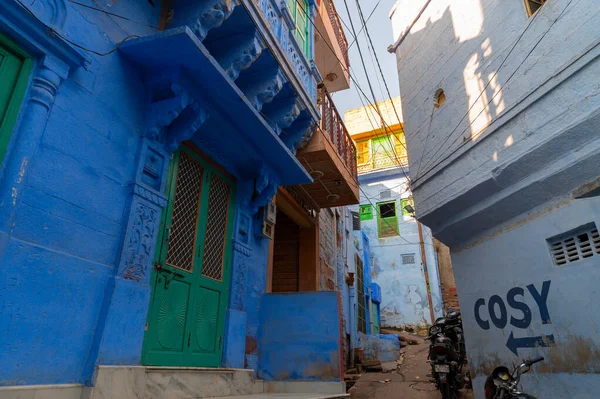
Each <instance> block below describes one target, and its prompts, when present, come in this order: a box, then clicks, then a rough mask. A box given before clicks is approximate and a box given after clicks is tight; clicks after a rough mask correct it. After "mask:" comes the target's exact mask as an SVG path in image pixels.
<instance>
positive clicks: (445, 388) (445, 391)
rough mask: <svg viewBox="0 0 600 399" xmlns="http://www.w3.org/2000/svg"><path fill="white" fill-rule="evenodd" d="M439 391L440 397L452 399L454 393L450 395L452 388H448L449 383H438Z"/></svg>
mask: <svg viewBox="0 0 600 399" xmlns="http://www.w3.org/2000/svg"><path fill="white" fill-rule="evenodd" d="M440 392H441V393H442V399H454V395H452V389H451V388H450V384H448V383H446V384H442V385H440Z"/></svg>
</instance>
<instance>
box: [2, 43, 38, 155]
mask: <svg viewBox="0 0 600 399" xmlns="http://www.w3.org/2000/svg"><path fill="white" fill-rule="evenodd" d="M32 66H33V61H32V60H31V58H30V57H29V56H28V55H27V54H26V53H25V52H24V51H22V50H21V49H20V48H19V47H18V46H17V45H16V44H15V43H13V42H12V41H10V40H9V39H8V38H6V37H5V36H2V35H0V162H2V161H3V160H4V157H5V156H6V150H7V148H8V143H9V142H10V137H11V136H12V132H13V130H14V127H15V123H16V122H17V117H18V115H19V110H20V109H21V103H22V102H23V98H24V97H25V92H26V91H27V84H28V82H29V75H30V74H31V68H32Z"/></svg>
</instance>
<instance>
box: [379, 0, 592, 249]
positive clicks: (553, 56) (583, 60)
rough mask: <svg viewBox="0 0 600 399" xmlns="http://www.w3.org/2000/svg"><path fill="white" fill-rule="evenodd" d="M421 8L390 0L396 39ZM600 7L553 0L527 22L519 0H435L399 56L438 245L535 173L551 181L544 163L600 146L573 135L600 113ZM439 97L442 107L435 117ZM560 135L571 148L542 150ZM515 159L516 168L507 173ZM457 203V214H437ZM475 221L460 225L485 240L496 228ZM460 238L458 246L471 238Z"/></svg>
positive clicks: (418, 175) (418, 1) (414, 174)
mask: <svg viewBox="0 0 600 399" xmlns="http://www.w3.org/2000/svg"><path fill="white" fill-rule="evenodd" d="M424 3H425V0H400V1H398V3H397V4H396V6H395V8H394V10H393V13H392V16H391V21H392V24H393V27H394V35H395V36H396V37H395V38H394V39H395V40H396V39H398V36H399V35H400V34H401V33H402V32H404V31H406V28H407V26H408V25H409V23H410V22H411V21H412V20H413V19H414V17H415V16H416V14H417V13H418V11H419V10H420V9H421V7H422V5H423V4H424ZM599 5H600V3H599V2H598V0H578V1H571V0H552V1H548V2H547V3H546V4H545V5H544V6H543V7H542V8H541V9H540V10H539V12H538V13H537V14H536V15H535V16H534V17H533V18H528V16H527V14H526V12H525V5H524V1H523V0H510V1H506V0H433V1H431V3H430V4H429V6H428V7H427V9H426V11H425V12H424V13H423V15H422V16H421V18H420V19H419V21H418V22H417V24H416V25H415V26H414V27H413V28H412V30H411V31H410V33H409V34H408V36H407V37H406V39H405V40H404V42H403V43H402V44H401V45H400V46H399V47H398V48H397V49H396V57H397V64H398V76H399V84H400V92H401V97H402V108H403V115H404V119H405V133H406V138H407V145H408V149H409V160H410V173H411V179H412V180H413V190H414V191H413V192H414V196H415V201H416V203H417V204H418V211H419V217H420V218H422V220H424V221H425V222H426V224H428V225H429V226H430V227H431V228H432V229H433V231H434V233H435V234H436V236H438V237H440V238H441V239H442V241H448V240H450V241H452V239H453V237H455V234H454V233H455V231H453V230H456V231H457V232H460V231H465V230H464V229H459V228H458V227H457V225H456V224H457V223H458V221H460V220H463V219H466V218H468V217H469V215H470V214H471V213H474V212H476V211H477V207H476V206H474V204H480V206H485V207H489V208H490V209H500V210H501V211H504V208H502V209H501V208H498V206H499V205H502V201H501V200H502V199H504V198H507V197H508V196H510V195H512V193H511V192H510V187H511V186H512V185H514V184H517V183H518V182H519V181H521V180H523V178H524V177H526V176H533V175H534V174H535V173H536V172H541V174H544V173H545V174H549V173H552V171H551V170H550V169H549V168H548V167H547V163H548V162H549V160H553V159H558V158H559V157H560V156H561V155H564V154H565V151H576V150H577V149H580V148H591V147H590V146H594V148H596V149H600V142H598V140H597V138H598V135H597V131H594V130H592V129H590V131H589V132H586V133H585V134H579V135H577V134H571V133H573V132H569V128H570V127H572V126H573V125H575V124H577V123H580V122H583V121H585V120H587V119H589V118H591V117H592V116H594V115H596V114H597V113H598V112H599V110H600V95H599V94H600V86H599V85H598V84H597V77H598V74H600V61H598V56H599V55H600V43H599V33H598V28H597V27H598V26H600V13H598V12H595V11H597V10H598V7H599ZM520 36H521V38H520V40H519V41H518V42H517V39H518V38H519V37H520ZM515 43H517V44H516V46H515V47H514V49H513V46H514V45H515ZM509 53H510V54H509ZM439 88H442V89H443V90H444V92H445V94H446V98H447V101H446V103H445V104H444V105H443V106H442V107H440V108H439V109H435V108H434V104H433V98H434V94H435V92H436V90H437V89H439ZM488 103H489V105H488ZM567 133H568V134H569V135H570V136H571V137H569V138H568V140H567V138H566V136H565V134H567ZM561 136H562V137H563V138H564V139H565V140H567V142H568V143H569V146H568V147H566V146H565V145H562V146H558V145H556V146H554V147H552V148H546V147H544V145H545V144H550V143H552V142H553V141H554V142H555V143H557V140H558V139H559V138H560V137H561ZM594 140H595V141H594ZM548 147H551V146H548ZM559 147H562V148H561V149H560V150H558V148H559ZM534 151H538V154H537V155H536V156H535V157H529V156H530V155H532V154H533V152H534ZM444 159H445V161H443V162H441V163H440V164H439V166H438V167H437V168H434V169H432V170H431V172H430V173H429V174H425V175H423V172H424V171H428V170H430V169H431V167H432V166H433V165H435V164H437V163H438V162H439V161H440V160H444ZM516 162H522V165H520V166H518V167H515V168H514V169H511V167H512V166H514V164H515V163H516ZM441 168H443V172H441ZM509 172H510V173H509ZM533 178H534V179H535V180H536V181H539V180H540V179H541V178H542V177H533ZM473 188H476V190H473V191H471V192H469V190H471V189H473ZM569 189H570V187H568V185H567V186H565V188H564V192H566V191H568V190H569ZM564 192H563V193H564ZM461 195H464V197H463V198H461V202H462V204H463V205H464V206H461V204H458V203H456V204H452V206H450V207H448V209H450V208H452V209H453V211H452V212H447V213H446V214H445V215H442V216H440V215H436V216H435V217H434V216H433V214H432V213H433V212H435V211H436V210H438V209H440V208H441V207H442V206H444V205H448V204H451V203H452V202H453V201H456V199H457V198H459V197H460V196H461ZM494 195H496V197H494ZM513 200H514V199H513ZM525 200H528V198H526V197H525V196H523V197H520V199H519V201H525ZM485 201H488V202H489V203H486V204H483V203H484V202H485ZM536 205H539V204H536ZM505 206H506V205H505ZM428 218H429V219H428ZM481 223H482V225H481V226H475V225H473V224H472V223H469V224H468V225H470V226H473V227H472V228H473V232H481V231H483V230H485V229H487V228H491V227H493V226H494V224H497V220H490V221H489V223H484V222H483V221H481ZM466 232H467V234H466V235H465V237H459V239H457V240H456V241H457V242H458V241H464V240H465V239H467V238H468V237H467V236H468V235H469V234H471V233H470V232H469V231H466ZM438 233H439V234H438Z"/></svg>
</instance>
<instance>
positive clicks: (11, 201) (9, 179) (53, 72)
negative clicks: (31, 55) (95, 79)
mask: <svg viewBox="0 0 600 399" xmlns="http://www.w3.org/2000/svg"><path fill="white" fill-rule="evenodd" d="M67 73H68V69H67V68H61V66H60V65H59V64H58V63H52V62H50V60H48V59H44V60H43V61H42V62H40V63H39V65H38V67H37V69H36V70H35V72H34V76H33V83H32V85H31V88H30V90H29V94H28V97H27V101H26V102H25V103H24V104H23V107H22V115H21V118H20V122H19V123H18V125H17V126H16V128H15V130H14V131H13V144H12V147H10V148H9V151H8V152H7V156H6V160H5V168H4V171H3V173H2V177H1V180H0V220H1V223H2V224H1V225H0V231H3V232H9V231H10V228H11V225H12V222H13V215H14V211H15V208H16V206H17V204H18V201H19V198H20V196H21V191H22V190H23V187H24V186H25V182H26V181H27V174H28V172H29V169H30V166H31V161H32V158H33V156H34V155H35V152H36V150H37V148H38V146H39V144H40V141H41V138H42V135H43V133H44V130H45V128H46V122H47V120H48V116H49V115H50V109H51V108H52V104H53V103H54V98H55V96H56V92H57V91H58V88H59V86H60V84H61V82H62V81H63V80H64V79H65V78H66V77H67Z"/></svg>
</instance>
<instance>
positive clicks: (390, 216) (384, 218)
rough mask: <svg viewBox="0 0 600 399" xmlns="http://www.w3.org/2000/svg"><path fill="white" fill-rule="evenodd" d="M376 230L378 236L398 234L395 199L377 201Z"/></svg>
mask: <svg viewBox="0 0 600 399" xmlns="http://www.w3.org/2000/svg"><path fill="white" fill-rule="evenodd" d="M377 232H378V235H379V238H384V237H393V236H397V235H400V234H399V233H398V214H397V212H396V201H387V202H379V203H377Z"/></svg>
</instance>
